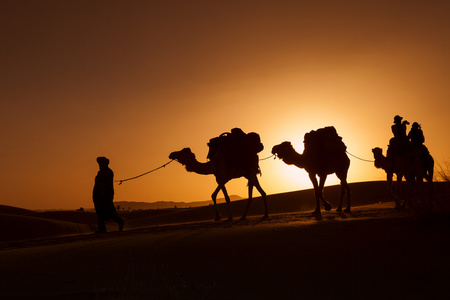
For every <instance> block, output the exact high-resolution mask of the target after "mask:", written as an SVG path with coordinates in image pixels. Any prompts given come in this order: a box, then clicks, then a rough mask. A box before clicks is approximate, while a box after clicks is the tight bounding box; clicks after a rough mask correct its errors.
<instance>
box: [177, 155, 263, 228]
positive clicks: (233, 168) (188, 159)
mask: <svg viewBox="0 0 450 300" xmlns="http://www.w3.org/2000/svg"><path fill="white" fill-rule="evenodd" d="M169 158H170V159H174V160H176V161H178V162H179V163H181V164H182V165H184V166H185V167H186V170H187V171H188V172H194V173H197V174H202V175H209V174H213V175H214V176H215V177H216V182H217V184H218V186H217V188H216V189H215V190H214V192H213V193H212V195H211V198H212V200H213V202H214V208H215V213H216V217H215V220H216V221H219V220H220V219H221V215H220V212H219V210H218V208H217V203H216V198H217V194H218V193H219V191H222V192H223V195H224V196H225V201H226V203H227V205H228V210H229V215H228V221H232V220H233V214H232V211H231V203H230V197H229V196H228V192H227V189H226V188H225V184H226V183H227V182H228V181H230V180H231V179H234V178H240V177H245V178H246V179H247V180H248V200H247V206H246V208H245V211H244V214H243V215H242V217H241V220H245V219H246V217H247V212H248V209H249V207H250V204H251V202H252V193H253V187H256V189H257V190H258V191H259V193H260V194H261V197H262V198H263V200H264V208H265V214H264V217H263V218H268V217H269V212H268V208H267V198H266V193H265V192H264V190H263V189H262V188H261V185H260V184H259V181H258V178H257V174H258V173H259V167H258V155H255V156H254V157H253V161H252V162H250V163H241V164H230V163H229V161H228V160H227V157H226V153H225V149H219V150H218V151H217V152H216V153H215V154H214V156H213V157H211V159H210V160H209V161H208V162H206V163H201V162H198V161H197V159H196V158H195V154H194V153H192V151H191V149H190V148H184V149H182V150H181V151H176V152H172V153H171V154H170V155H169Z"/></svg>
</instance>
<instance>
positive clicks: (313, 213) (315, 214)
mask: <svg viewBox="0 0 450 300" xmlns="http://www.w3.org/2000/svg"><path fill="white" fill-rule="evenodd" d="M312 215H313V216H321V215H322V213H321V212H320V210H315V211H313V212H312Z"/></svg>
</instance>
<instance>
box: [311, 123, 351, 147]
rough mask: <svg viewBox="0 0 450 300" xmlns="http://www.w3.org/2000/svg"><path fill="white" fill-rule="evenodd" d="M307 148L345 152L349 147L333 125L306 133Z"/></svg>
mask: <svg viewBox="0 0 450 300" xmlns="http://www.w3.org/2000/svg"><path fill="white" fill-rule="evenodd" d="M303 143H304V144H305V150H313V151H332V152H336V151H338V152H345V151H346V150H347V147H346V146H345V144H344V142H343V141H342V137H340V136H339V135H338V133H337V131H336V128H334V127H333V126H328V127H324V128H319V129H317V130H311V131H310V132H308V133H306V134H305V137H304V140H303Z"/></svg>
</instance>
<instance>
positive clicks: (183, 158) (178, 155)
mask: <svg viewBox="0 0 450 300" xmlns="http://www.w3.org/2000/svg"><path fill="white" fill-rule="evenodd" d="M169 158H170V159H174V160H176V161H178V162H179V163H180V164H182V165H186V164H188V163H189V162H192V161H193V160H195V154H194V153H192V151H191V149H190V148H184V149H182V150H180V151H175V152H172V153H170V155H169Z"/></svg>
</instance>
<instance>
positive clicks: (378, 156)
mask: <svg viewBox="0 0 450 300" xmlns="http://www.w3.org/2000/svg"><path fill="white" fill-rule="evenodd" d="M372 153H373V158H375V167H376V168H378V169H380V168H382V161H383V159H384V158H385V157H384V155H383V149H381V148H379V147H376V148H373V149H372Z"/></svg>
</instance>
